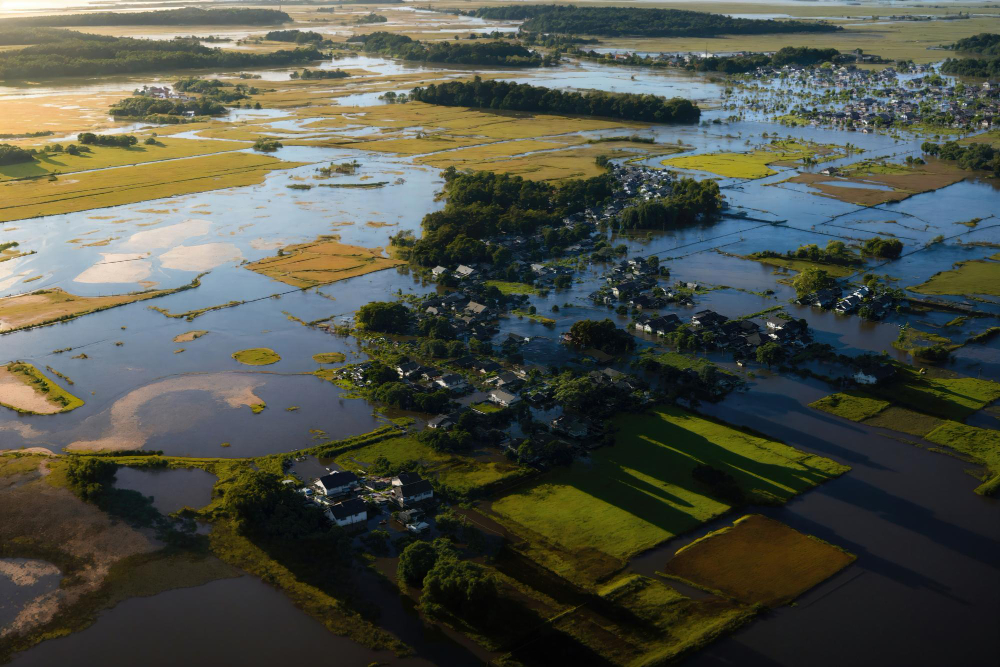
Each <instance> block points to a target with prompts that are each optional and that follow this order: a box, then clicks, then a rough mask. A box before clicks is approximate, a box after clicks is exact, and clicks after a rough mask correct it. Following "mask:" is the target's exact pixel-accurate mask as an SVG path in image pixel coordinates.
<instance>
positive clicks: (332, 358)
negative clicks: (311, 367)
mask: <svg viewBox="0 0 1000 667" xmlns="http://www.w3.org/2000/svg"><path fill="white" fill-rule="evenodd" d="M346 359H347V355H345V354H344V353H343V352H320V353H319V354H314V355H313V361H315V362H316V363H317V364H340V363H343V362H344V361H345V360H346Z"/></svg>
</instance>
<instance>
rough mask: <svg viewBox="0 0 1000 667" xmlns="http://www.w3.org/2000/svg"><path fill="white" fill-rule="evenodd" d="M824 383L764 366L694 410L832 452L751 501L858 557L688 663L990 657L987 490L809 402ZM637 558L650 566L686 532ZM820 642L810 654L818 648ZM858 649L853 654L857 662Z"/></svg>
mask: <svg viewBox="0 0 1000 667" xmlns="http://www.w3.org/2000/svg"><path fill="white" fill-rule="evenodd" d="M826 393H828V391H827V388H826V387H825V386H823V385H822V384H821V383H817V382H814V381H803V380H799V379H796V378H791V377H778V376H772V377H770V378H768V379H766V380H762V381H761V382H760V383H759V385H758V386H756V387H754V388H753V390H752V391H750V392H748V393H739V394H735V395H732V396H730V397H729V398H728V399H726V401H724V402H723V403H721V404H717V405H708V406H703V407H702V410H703V411H704V412H706V413H708V414H710V415H711V416H714V417H718V418H721V419H723V420H725V421H727V422H730V423H733V424H737V425H741V426H747V427H750V428H753V429H755V430H758V431H760V432H763V433H765V434H767V435H769V436H771V437H775V438H779V439H781V440H783V441H784V442H787V443H789V444H791V445H793V446H795V447H797V448H799V449H803V450H805V451H809V452H814V453H817V454H820V455H822V456H827V457H830V458H833V459H835V460H837V461H841V462H843V463H846V464H848V465H850V466H851V468H852V469H851V471H850V472H848V473H846V474H845V475H843V476H841V477H840V478H838V479H835V480H833V481H831V482H827V483H826V484H823V485H822V486H820V487H819V488H817V489H815V490H813V491H811V492H808V493H806V494H804V495H802V496H799V497H798V498H796V499H794V500H792V501H791V502H789V503H787V504H786V505H784V506H783V507H780V508H751V511H755V512H759V513H762V514H765V515H767V516H770V517H772V518H775V519H777V520H779V521H782V522H784V523H786V524H788V525H790V526H792V527H793V528H795V529H797V530H800V531H803V532H805V533H808V534H810V535H815V536H817V537H819V538H821V539H824V540H826V541H829V542H831V543H833V544H836V545H838V546H841V547H843V548H845V549H847V550H848V551H850V552H851V553H853V554H855V555H856V556H857V557H858V560H857V561H856V562H855V563H854V564H853V565H851V566H850V567H848V568H847V569H845V570H844V571H842V572H841V573H839V574H838V575H836V576H834V577H833V578H831V579H830V580H828V581H826V582H824V583H823V584H821V585H820V586H818V587H817V588H815V589H813V590H812V591H810V592H808V593H807V594H805V595H804V596H803V597H801V598H800V599H799V600H798V603H797V604H796V605H795V606H794V607H783V608H780V609H777V610H775V611H772V612H768V613H767V614H766V615H765V616H764V617H763V618H762V619H759V620H757V621H755V622H754V623H752V624H750V625H749V626H747V627H746V628H745V629H743V630H741V631H739V632H737V633H736V634H734V635H733V636H732V637H729V638H726V639H723V640H721V641H719V642H717V643H715V644H713V645H712V646H710V647H708V648H707V649H706V650H705V651H703V652H701V653H700V654H697V655H695V656H694V657H693V658H691V659H689V660H688V661H687V662H686V664H689V665H697V666H699V667H702V666H706V667H713V666H717V665H732V664H753V665H797V664H802V660H803V656H808V661H809V664H811V665H820V666H825V665H830V666H833V665H844V664H859V663H858V661H859V660H863V662H864V664H881V665H945V664H953V665H969V664H988V663H990V662H991V661H993V649H992V646H991V645H990V642H987V641H983V640H984V638H985V637H989V636H992V635H993V634H994V633H995V630H996V627H997V622H998V620H1000V619H998V615H997V610H996V607H995V605H993V603H992V600H994V599H995V597H996V595H997V594H998V593H1000V568H998V564H997V554H998V553H1000V521H997V511H998V509H1000V503H998V501H997V500H996V499H989V498H983V497H980V496H977V495H975V494H974V493H972V489H973V488H974V487H975V486H976V485H977V484H978V482H977V481H976V480H975V478H973V477H971V476H969V475H968V474H966V473H965V472H964V469H965V468H968V467H969V466H968V464H966V463H963V462H961V461H959V460H957V459H953V458H951V457H948V456H945V455H940V454H932V453H930V452H926V451H922V450H920V449H918V448H917V447H915V446H913V445H911V444H907V443H904V442H900V441H899V440H898V439H897V436H898V434H895V433H892V432H889V431H884V430H882V429H876V428H870V427H866V426H864V425H862V424H855V423H852V422H847V421H845V420H842V419H839V418H837V417H833V416H831V415H827V414H825V413H822V412H818V411H815V410H811V409H810V408H808V407H806V404H807V403H809V402H811V401H813V400H816V399H818V398H820V397H822V396H824V395H825V394H826ZM733 518H735V517H727V518H725V519H722V520H720V521H718V522H716V523H714V524H712V525H708V526H703V527H702V528H701V529H700V530H699V531H698V532H697V533H694V534H691V535H689V536H685V537H684V538H681V539H678V540H674V541H673V542H671V543H670V544H669V545H668V546H667V547H666V548H663V549H661V550H657V551H654V552H650V553H648V554H646V555H644V556H642V557H640V558H638V559H636V560H635V561H634V562H633V564H632V566H633V567H634V568H636V569H638V570H639V571H644V572H651V571H655V570H657V569H660V568H662V566H663V564H664V563H665V562H666V560H667V559H669V557H670V554H671V553H672V552H673V551H675V550H676V549H677V548H680V547H681V546H683V545H684V544H686V543H687V542H689V541H691V540H692V539H694V538H695V537H698V536H700V535H703V534H704V533H706V532H708V531H710V530H714V529H717V528H719V527H721V526H722V525H725V524H727V523H729V522H730V521H731V520H732V519H733ZM820 647H821V650H818V649H820ZM859 656H864V658H860V657H859Z"/></svg>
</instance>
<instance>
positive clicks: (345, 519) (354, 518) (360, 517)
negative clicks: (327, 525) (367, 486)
mask: <svg viewBox="0 0 1000 667" xmlns="http://www.w3.org/2000/svg"><path fill="white" fill-rule="evenodd" d="M326 516H327V518H328V519H330V521H333V522H334V523H335V524H337V525H338V526H340V527H341V528H346V527H347V526H351V525H354V524H363V523H365V522H366V521H368V508H367V507H365V502H364V501H363V500H361V499H360V498H351V499H350V500H345V501H344V502H342V503H336V504H334V505H330V507H329V509H327V510H326Z"/></svg>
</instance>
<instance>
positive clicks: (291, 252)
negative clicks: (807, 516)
mask: <svg viewBox="0 0 1000 667" xmlns="http://www.w3.org/2000/svg"><path fill="white" fill-rule="evenodd" d="M404 263H405V262H403V261H402V260H397V259H389V258H386V257H382V252H381V249H380V248H375V249H368V248H362V247H361V246H352V245H347V244H344V243H341V242H339V241H336V240H333V239H323V238H320V239H319V240H317V241H314V242H312V243H300V244H297V245H292V246H288V247H287V248H282V249H281V250H279V251H278V254H277V256H275V257H268V258H266V259H262V260H260V261H259V262H253V263H251V264H247V265H246V268H248V269H250V270H251V271H255V272H257V273H260V274H262V275H265V276H269V277H271V278H273V279H275V280H278V281H280V282H283V283H285V284H287V285H292V286H294V287H301V288H303V289H305V288H308V287H315V286H317V285H326V284H329V283H333V282H337V281H338V280H346V279H347V278H353V277H355V276H363V275H365V274H366V273H372V272H374V271H382V270H383V269H388V268H391V267H393V266H397V265H399V264H404Z"/></svg>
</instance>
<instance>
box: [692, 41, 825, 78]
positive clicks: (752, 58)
mask: <svg viewBox="0 0 1000 667" xmlns="http://www.w3.org/2000/svg"><path fill="white" fill-rule="evenodd" d="M838 56H840V51H838V50H837V49H814V48H812V47H809V46H786V47H783V48H781V49H779V50H778V51H777V52H776V53H775V54H773V55H768V54H766V53H751V54H747V55H739V56H711V57H708V58H693V59H692V60H691V63H690V65H689V69H694V70H696V71H699V72H723V73H725V74H742V73H744V72H752V71H753V70H755V69H757V68H758V67H784V66H785V65H801V66H809V65H815V64H817V63H824V62H832V61H834V60H836V59H837V57H838Z"/></svg>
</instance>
